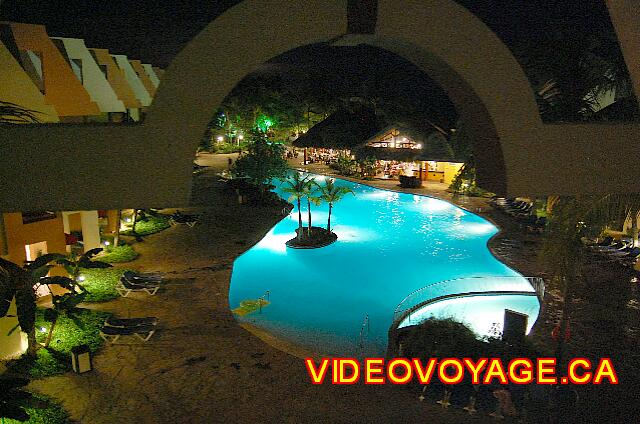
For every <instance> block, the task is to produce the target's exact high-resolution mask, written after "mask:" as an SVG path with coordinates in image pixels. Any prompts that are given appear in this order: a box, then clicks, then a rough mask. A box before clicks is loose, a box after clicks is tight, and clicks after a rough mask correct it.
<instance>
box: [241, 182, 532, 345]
mask: <svg viewBox="0 0 640 424" xmlns="http://www.w3.org/2000/svg"><path fill="white" fill-rule="evenodd" d="M314 178H316V179H318V180H321V179H324V178H325V177H323V176H314ZM275 184H276V185H278V187H276V192H278V194H280V195H281V196H282V197H285V198H286V197H287V196H286V195H284V194H282V192H281V191H280V187H279V183H277V182H276V183H275ZM336 184H338V185H345V186H348V187H350V188H351V189H352V190H353V191H354V192H355V196H351V195H349V196H347V197H346V198H345V199H344V200H342V201H340V202H339V203H337V204H336V205H335V207H334V209H333V213H332V216H331V224H332V229H333V231H334V232H335V233H336V234H337V235H338V241H337V242H336V243H334V244H332V245H331V246H328V247H324V248H321V249H310V250H297V249H289V248H287V247H285V242H286V241H287V240H289V239H290V238H292V237H294V236H295V229H296V228H297V226H298V214H297V212H296V211H294V212H293V213H292V214H291V215H289V216H288V217H286V218H285V219H283V220H282V221H280V222H279V223H278V224H276V225H275V226H274V227H273V228H272V229H271V231H269V233H268V234H267V235H266V236H265V237H264V238H263V239H262V240H261V241H260V242H259V243H257V244H256V245H255V246H254V247H252V248H251V249H250V250H248V251H247V252H245V253H244V254H243V255H242V256H240V257H239V258H238V259H236V261H235V263H234V266H233V273H232V277H231V287H230V291H229V304H230V307H231V309H234V308H236V307H238V306H239V304H240V302H241V301H242V300H246V299H257V298H259V297H260V296H263V295H264V294H265V292H266V291H269V301H270V304H269V305H268V306H266V307H264V308H263V309H262V311H261V312H260V313H258V312H256V313H253V314H249V315H246V316H244V317H238V320H240V321H247V322H250V323H252V324H253V325H256V326H259V327H261V328H263V329H265V330H267V331H269V332H270V333H273V334H274V335H276V336H278V337H281V338H284V339H286V340H288V341H291V342H293V343H296V344H298V345H301V346H303V347H305V348H308V349H311V350H312V351H316V352H319V353H322V354H327V355H341V356H345V355H355V356H359V355H362V354H365V355H372V354H384V353H385V352H386V347H387V333H388V330H389V326H390V325H391V324H392V322H393V319H394V310H395V309H396V306H397V305H398V304H399V303H400V302H401V301H402V300H403V299H404V298H405V297H406V296H407V295H409V294H410V293H412V292H414V291H415V290H418V289H420V288H422V287H425V286H427V285H429V284H432V283H437V282H440V281H443V280H450V279H456V278H461V277H472V276H473V277H494V276H499V277H515V278H494V279H492V280H483V279H479V281H483V283H482V285H481V286H478V287H479V288H478V290H516V291H532V290H533V289H532V288H531V286H530V284H529V283H528V282H527V280H525V279H524V278H520V277H521V276H520V274H518V273H517V272H515V271H514V270H512V269H510V268H509V267H507V266H506V265H504V264H503V263H501V262H500V261H498V260H497V259H496V258H495V257H493V255H492V254H491V253H490V252H489V250H488V248H487V245H486V244H487V241H488V239H489V238H491V236H493V235H494V234H495V233H496V232H497V229H496V227H495V226H494V225H493V224H491V223H489V222H488V221H486V220H484V219H483V218H481V217H479V216H477V215H475V214H472V213H470V212H467V211H465V210H463V209H461V208H458V207H456V206H454V205H452V204H451V203H448V202H445V201H442V200H438V199H435V198H431V197H426V196H418V195H412V194H403V193H396V192H392V191H386V190H380V189H376V188H372V187H369V186H366V185H362V184H356V183H352V182H348V181H345V180H336ZM305 212H306V208H303V213H304V215H303V219H304V220H305V223H306V213H305ZM327 214H328V206H327V205H321V206H318V207H314V206H312V217H313V223H314V225H322V226H326V221H327ZM487 281H489V283H487ZM446 290H447V291H448V294H453V293H456V292H462V291H469V290H468V287H464V288H462V287H456V285H455V284H449V285H448V287H447V289H446ZM505 308H508V309H512V310H515V311H519V312H522V313H526V314H527V315H529V325H530V326H531V325H532V324H533V323H534V322H535V320H536V318H537V316H538V312H539V305H538V301H537V299H536V298H535V296H533V297H532V296H517V295H516V296H503V297H500V298H498V297H495V298H494V297H490V296H482V297H477V298H464V299H453V300H448V301H445V302H441V303H440V304H435V305H431V306H429V307H427V308H424V310H421V311H420V314H422V315H421V316H423V317H424V318H426V317H428V316H434V315H435V316H453V317H454V318H456V319H458V320H461V321H464V322H467V323H469V324H470V325H471V326H472V327H473V328H474V329H475V330H476V331H477V332H478V333H481V334H482V333H486V332H487V331H488V329H490V328H492V327H494V326H495V324H498V325H500V326H501V320H502V318H501V317H502V314H503V313H504V309H505ZM415 316H416V315H414V318H413V319H415Z"/></svg>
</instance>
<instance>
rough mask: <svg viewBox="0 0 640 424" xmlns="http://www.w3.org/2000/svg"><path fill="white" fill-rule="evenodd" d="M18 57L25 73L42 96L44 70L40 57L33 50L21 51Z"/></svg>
mask: <svg viewBox="0 0 640 424" xmlns="http://www.w3.org/2000/svg"><path fill="white" fill-rule="evenodd" d="M20 57H21V59H22V63H23V67H24V70H25V71H26V73H27V74H28V75H29V76H30V77H31V80H32V81H33V83H34V84H35V85H36V87H38V89H39V90H40V92H41V93H42V94H44V91H45V90H44V69H43V68H42V56H41V55H40V53H37V52H34V51H33V50H21V51H20Z"/></svg>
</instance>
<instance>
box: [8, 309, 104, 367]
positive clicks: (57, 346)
mask: <svg viewBox="0 0 640 424" xmlns="http://www.w3.org/2000/svg"><path fill="white" fill-rule="evenodd" d="M110 315H111V314H109V313H107V312H101V311H92V310H88V309H84V310H82V311H81V312H79V313H77V314H76V315H75V316H74V319H72V318H70V317H68V316H66V315H60V317H59V318H58V322H57V324H56V327H55V330H54V332H53V337H52V339H51V344H50V346H49V348H42V349H39V350H38V352H37V354H36V356H35V357H30V356H28V355H23V356H22V357H21V358H20V359H17V360H15V361H11V362H9V363H8V364H7V367H8V368H9V369H10V370H11V371H12V372H14V373H19V374H23V375H29V376H31V377H47V376H51V375H57V374H63V373H64V372H66V371H68V370H69V369H70V368H71V349H73V348H74V347H76V346H79V345H83V344H86V345H88V346H89V349H90V350H91V352H96V351H97V350H98V349H99V348H100V347H101V346H102V344H103V343H104V340H103V339H102V337H100V329H101V328H102V324H103V323H104V320H105V319H107V318H108V317H109V316H110ZM50 325H51V323H50V322H48V321H46V320H45V319H44V309H43V308H38V310H37V313H36V336H37V339H38V342H40V343H42V342H44V340H45V338H46V336H47V332H48V328H49V326H50ZM42 329H44V330H45V331H42Z"/></svg>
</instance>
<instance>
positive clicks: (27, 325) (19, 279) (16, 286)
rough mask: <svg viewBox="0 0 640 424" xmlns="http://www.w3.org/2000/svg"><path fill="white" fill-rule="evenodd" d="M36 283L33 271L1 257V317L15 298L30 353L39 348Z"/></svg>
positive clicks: (18, 316) (19, 321)
mask: <svg viewBox="0 0 640 424" xmlns="http://www.w3.org/2000/svg"><path fill="white" fill-rule="evenodd" d="M35 284H37V279H36V278H34V275H33V273H30V272H29V271H28V270H27V269H25V268H21V267H19V266H18V265H16V264H14V263H13V262H10V261H7V260H5V259H2V258H0V317H4V316H6V315H7V312H8V311H9V306H10V305H11V302H12V301H13V299H14V298H15V300H16V308H17V318H18V326H19V327H20V328H21V329H22V331H23V332H25V333H26V334H27V340H28V349H27V353H28V354H29V355H34V354H35V352H36V349H37V348H38V343H37V342H36V332H35V323H36V294H35V290H34V285H35ZM16 328H17V327H16ZM16 328H14V329H12V330H11V332H13V331H15V330H16ZM11 332H10V333H9V334H11Z"/></svg>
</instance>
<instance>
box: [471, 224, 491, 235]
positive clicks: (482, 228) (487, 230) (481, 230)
mask: <svg viewBox="0 0 640 424" xmlns="http://www.w3.org/2000/svg"><path fill="white" fill-rule="evenodd" d="M464 229H465V231H466V232H467V233H469V234H491V233H493V232H494V231H495V230H496V227H494V226H493V225H492V224H476V223H466V224H464Z"/></svg>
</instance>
